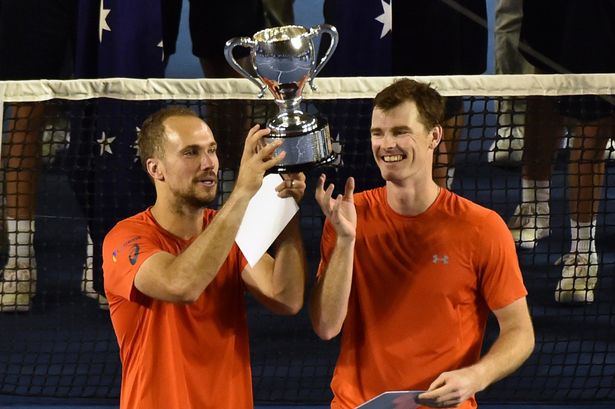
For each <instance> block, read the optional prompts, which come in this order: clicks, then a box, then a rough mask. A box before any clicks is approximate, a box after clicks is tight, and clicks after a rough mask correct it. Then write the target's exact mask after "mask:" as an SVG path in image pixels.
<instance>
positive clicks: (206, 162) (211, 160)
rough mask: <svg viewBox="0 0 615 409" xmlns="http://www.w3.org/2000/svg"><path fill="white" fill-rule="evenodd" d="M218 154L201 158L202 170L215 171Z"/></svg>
mask: <svg viewBox="0 0 615 409" xmlns="http://www.w3.org/2000/svg"><path fill="white" fill-rule="evenodd" d="M216 159H217V157H216V154H210V153H207V152H206V153H204V154H203V155H202V156H201V169H213V168H214V166H215V164H216Z"/></svg>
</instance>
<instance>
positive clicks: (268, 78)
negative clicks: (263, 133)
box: [224, 24, 338, 172]
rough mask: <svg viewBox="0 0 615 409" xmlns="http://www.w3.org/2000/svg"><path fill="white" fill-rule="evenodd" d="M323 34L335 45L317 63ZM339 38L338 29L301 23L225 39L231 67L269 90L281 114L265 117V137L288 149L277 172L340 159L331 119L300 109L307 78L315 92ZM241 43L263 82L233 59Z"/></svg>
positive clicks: (300, 168) (307, 167) (268, 140)
mask: <svg viewBox="0 0 615 409" xmlns="http://www.w3.org/2000/svg"><path fill="white" fill-rule="evenodd" d="M322 33H327V34H329V36H331V45H330V46H329V48H328V50H327V52H326V53H325V54H324V55H323V57H322V58H321V59H320V62H318V64H316V59H317V55H316V51H315V47H314V39H315V38H317V37H319V36H320V35H321V34H322ZM337 41H338V36H337V30H336V29H335V27H333V26H331V25H328V24H321V25H317V26H314V27H312V28H310V29H307V28H305V27H301V26H283V27H274V28H268V29H266V30H261V31H259V32H257V33H256V34H254V36H253V37H252V38H249V37H235V38H232V39H230V40H228V41H227V42H226V45H225V47H224V56H225V57H226V60H227V61H228V63H229V64H230V65H231V67H233V68H234V69H235V70H236V71H237V72H239V73H240V74H241V75H243V76H244V77H246V78H247V79H249V80H250V81H252V82H253V83H254V84H256V85H257V86H258V87H259V88H260V95H259V97H262V96H263V95H264V94H265V90H266V89H267V88H269V91H270V92H271V93H272V94H273V96H274V98H275V103H276V104H277V106H278V107H279V108H280V112H279V113H278V115H277V116H276V117H275V118H272V119H270V120H268V121H267V127H268V128H269V129H271V133H270V134H269V135H268V136H267V137H266V138H264V139H265V142H267V143H270V142H273V141H274V140H276V139H283V142H282V145H280V147H278V148H277V150H276V154H277V153H280V152H281V151H285V152H286V157H285V158H284V160H283V161H282V162H281V163H280V164H279V165H278V166H277V167H276V168H275V169H274V171H277V172H286V171H302V170H306V169H309V168H311V167H313V166H317V165H324V164H328V163H331V162H334V161H335V160H336V159H337V156H338V154H337V153H336V152H334V149H333V143H332V141H331V135H330V131H329V125H328V124H327V121H326V120H325V119H324V118H322V117H319V116H316V115H312V114H309V113H305V112H302V111H301V109H300V107H299V105H300V103H301V98H302V96H301V94H302V92H303V86H304V85H305V82H306V81H307V80H309V83H310V86H311V87H312V90H316V87H315V86H314V77H316V75H317V74H318V73H319V72H320V70H321V69H322V67H323V66H324V65H325V64H326V63H327V61H329V59H330V58H331V56H332V55H333V51H334V50H335V47H337ZM237 46H241V47H246V48H250V50H251V51H250V62H251V63H252V66H253V68H254V71H255V72H256V75H257V76H258V78H259V79H260V81H259V80H258V79H257V78H256V77H254V76H253V75H251V74H250V73H249V72H248V71H247V70H246V69H244V68H243V67H242V66H241V65H239V64H238V63H237V61H236V60H235V58H234V57H233V49H234V48H235V47H237Z"/></svg>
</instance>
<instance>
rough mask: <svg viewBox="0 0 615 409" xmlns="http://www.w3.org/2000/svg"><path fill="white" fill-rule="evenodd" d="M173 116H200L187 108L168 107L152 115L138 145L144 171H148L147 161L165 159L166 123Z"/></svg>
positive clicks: (138, 140) (144, 127)
mask: <svg viewBox="0 0 615 409" xmlns="http://www.w3.org/2000/svg"><path fill="white" fill-rule="evenodd" d="M173 116H195V117H197V118H198V115H197V114H196V113H195V112H194V111H193V110H191V109H190V108H186V107H167V108H162V109H161V110H159V111H156V112H154V113H153V114H151V115H150V116H149V117H148V118H147V119H146V120H145V121H143V125H142V126H141V131H140V132H139V138H138V139H137V145H138V147H139V159H140V160H141V165H142V166H143V169H145V170H146V171H147V160H148V159H149V158H153V157H155V156H157V157H158V158H163V157H164V149H163V144H164V140H165V137H166V135H165V129H164V122H165V121H166V120H167V119H168V118H170V117H173Z"/></svg>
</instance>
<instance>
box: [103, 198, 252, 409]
mask: <svg viewBox="0 0 615 409" xmlns="http://www.w3.org/2000/svg"><path fill="white" fill-rule="evenodd" d="M214 214H215V212H214V211H213V210H209V209H208V210H205V212H204V224H203V225H204V226H207V224H208V223H209V222H210V221H211V219H212V218H213V217H214ZM189 244H190V241H186V240H183V239H180V238H178V237H175V236H173V235H172V234H171V233H169V232H167V231H166V230H164V229H163V228H162V227H160V226H159V225H158V224H157V223H156V221H155V220H154V217H153V216H152V214H151V212H150V210H146V211H144V212H142V213H139V214H137V215H135V216H133V217H131V218H128V219H126V220H123V221H121V222H119V223H118V224H117V225H116V226H115V227H114V228H113V229H112V230H111V231H110V232H109V234H107V237H106V238H105V241H104V244H103V270H104V277H105V293H106V294H107V298H108V300H109V306H110V310H111V321H112V323H113V328H114V330H115V334H116V336H117V340H118V343H119V347H120V359H121V361H122V389H121V398H120V408H122V409H133V408H135V409H136V408H148V409H155V408H160V409H203V408H217V409H219V408H229V409H231V408H232V409H237V408H252V407H253V403H252V383H251V382H252V381H251V371H250V354H249V345H248V329H247V318H246V308H245V301H244V297H243V294H244V285H243V281H242V279H241V271H242V270H243V268H244V267H245V265H246V261H245V259H244V257H243V255H242V254H241V252H240V251H239V249H238V248H237V246H236V245H234V246H233V248H232V249H231V252H230V253H229V256H228V257H227V259H226V261H225V263H224V264H223V265H222V267H221V268H220V271H219V272H218V274H217V275H216V277H215V279H214V280H213V281H212V282H211V283H210V284H209V285H208V286H207V288H206V289H205V291H204V292H203V294H201V296H200V297H199V298H198V300H197V301H196V302H194V303H192V304H173V303H170V302H164V301H159V300H156V299H153V298H151V297H148V296H146V295H144V294H143V293H140V292H139V291H138V290H137V289H136V288H135V286H134V284H133V283H134V279H135V275H136V273H137V271H138V270H139V267H140V266H141V264H142V263H143V262H144V261H145V260H146V259H147V258H148V257H149V256H151V255H152V254H155V253H157V252H159V251H166V252H169V253H171V254H179V253H181V252H182V251H183V250H184V249H185V248H186V247H187V246H188V245H189Z"/></svg>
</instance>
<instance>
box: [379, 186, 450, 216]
mask: <svg viewBox="0 0 615 409" xmlns="http://www.w3.org/2000/svg"><path fill="white" fill-rule="evenodd" d="M386 189H387V202H388V204H389V206H391V208H392V209H393V210H394V211H395V212H397V213H399V214H402V215H405V216H417V215H419V214H421V213H423V212H424V211H426V210H427V209H428V208H429V207H430V206H431V205H432V204H433V203H434V202H435V201H436V199H437V198H438V195H439V194H440V187H439V186H438V185H437V184H436V183H435V182H434V181H433V180H428V181H426V182H425V183H406V184H396V183H394V182H387V184H386Z"/></svg>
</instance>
